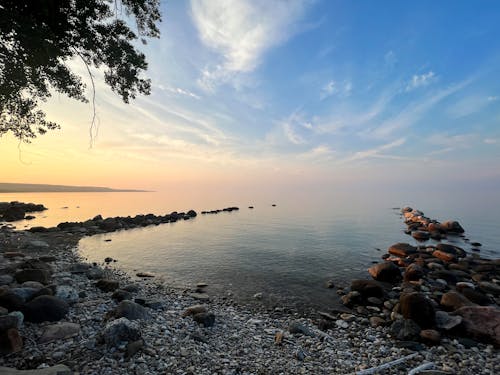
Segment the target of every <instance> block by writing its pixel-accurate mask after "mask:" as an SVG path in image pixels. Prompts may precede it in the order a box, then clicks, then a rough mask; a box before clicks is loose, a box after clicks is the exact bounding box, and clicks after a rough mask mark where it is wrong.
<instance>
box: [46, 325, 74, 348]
mask: <svg viewBox="0 0 500 375" xmlns="http://www.w3.org/2000/svg"><path fill="white" fill-rule="evenodd" d="M78 333H80V325H79V324H76V323H68V322H64V323H58V324H51V325H48V326H46V327H45V330H44V331H43V333H42V337H40V343H42V344H43V343H47V342H52V341H57V340H62V339H65V338H68V337H72V336H76V335H78Z"/></svg>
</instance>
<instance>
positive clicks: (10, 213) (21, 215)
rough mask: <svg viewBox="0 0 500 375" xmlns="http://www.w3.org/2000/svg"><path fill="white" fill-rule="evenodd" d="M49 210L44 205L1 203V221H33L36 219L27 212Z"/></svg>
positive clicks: (14, 202)
mask: <svg viewBox="0 0 500 375" xmlns="http://www.w3.org/2000/svg"><path fill="white" fill-rule="evenodd" d="M46 209H47V208H46V207H45V206H44V205H43V204H35V203H22V202H17V201H13V202H0V221H7V222H12V221H18V220H31V219H34V218H35V217H34V216H32V215H26V213H27V212H40V211H45V210H46Z"/></svg>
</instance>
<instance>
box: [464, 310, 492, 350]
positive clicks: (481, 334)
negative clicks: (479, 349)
mask: <svg viewBox="0 0 500 375" xmlns="http://www.w3.org/2000/svg"><path fill="white" fill-rule="evenodd" d="M455 314H456V315H459V316H461V317H462V319H463V320H462V324H463V326H464V329H465V331H466V333H467V334H468V335H470V336H471V337H472V338H474V339H476V340H479V341H485V342H491V343H493V344H495V345H496V346H497V347H498V346H500V309H499V308H498V307H493V306H465V307H461V308H460V309H458V310H456V311H455Z"/></svg>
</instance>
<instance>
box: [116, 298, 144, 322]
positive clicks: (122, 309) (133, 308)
mask: <svg viewBox="0 0 500 375" xmlns="http://www.w3.org/2000/svg"><path fill="white" fill-rule="evenodd" d="M111 314H112V316H114V317H115V318H127V319H128V320H139V319H142V320H147V319H149V318H150V315H149V313H148V311H147V310H146V309H145V308H144V307H142V306H141V305H139V304H138V303H135V302H132V301H121V302H120V303H119V304H118V306H116V308H115V309H114V310H113V311H112V313H111Z"/></svg>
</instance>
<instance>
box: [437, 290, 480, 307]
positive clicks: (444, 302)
mask: <svg viewBox="0 0 500 375" xmlns="http://www.w3.org/2000/svg"><path fill="white" fill-rule="evenodd" d="M440 304H441V306H443V307H444V308H445V309H446V310H449V311H453V310H456V309H459V308H460V307H464V306H473V305H474V304H473V303H472V302H471V301H469V300H468V299H467V298H466V297H465V296H464V295H462V294H460V293H457V292H454V291H450V292H448V293H445V294H443V296H442V297H441V301H440Z"/></svg>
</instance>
